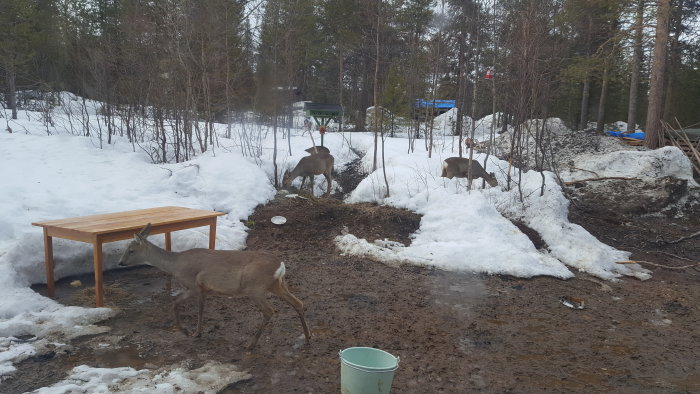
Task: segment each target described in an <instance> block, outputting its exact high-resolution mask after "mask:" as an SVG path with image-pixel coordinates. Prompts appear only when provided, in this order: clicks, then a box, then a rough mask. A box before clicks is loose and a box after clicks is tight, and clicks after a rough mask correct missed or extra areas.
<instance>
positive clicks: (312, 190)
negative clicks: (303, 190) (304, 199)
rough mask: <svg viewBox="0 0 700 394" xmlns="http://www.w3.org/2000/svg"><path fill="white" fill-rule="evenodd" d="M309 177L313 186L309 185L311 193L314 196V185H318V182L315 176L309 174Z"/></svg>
mask: <svg viewBox="0 0 700 394" xmlns="http://www.w3.org/2000/svg"><path fill="white" fill-rule="evenodd" d="M309 179H310V180H311V186H309V187H310V188H311V195H312V196H313V195H314V186H316V184H314V176H313V175H309Z"/></svg>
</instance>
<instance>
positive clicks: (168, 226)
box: [98, 217, 216, 242]
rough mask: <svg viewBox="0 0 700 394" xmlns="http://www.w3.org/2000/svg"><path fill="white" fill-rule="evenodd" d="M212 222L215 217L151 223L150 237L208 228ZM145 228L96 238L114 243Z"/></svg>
mask: <svg viewBox="0 0 700 394" xmlns="http://www.w3.org/2000/svg"><path fill="white" fill-rule="evenodd" d="M212 221H216V217H214V218H202V219H191V220H183V221H179V222H175V223H165V224H158V225H154V224H153V223H151V232H150V234H151V235H155V234H162V233H169V232H173V231H178V230H186V229H190V228H195V227H202V226H209V225H211V223H212ZM144 226H145V224H143V225H138V226H135V227H132V228H128V229H118V230H114V231H111V232H108V233H100V234H98V236H99V237H100V239H101V240H103V242H114V241H123V240H125V239H129V238H132V237H133V236H134V234H136V233H138V232H139V231H141V229H142V228H143V227H144Z"/></svg>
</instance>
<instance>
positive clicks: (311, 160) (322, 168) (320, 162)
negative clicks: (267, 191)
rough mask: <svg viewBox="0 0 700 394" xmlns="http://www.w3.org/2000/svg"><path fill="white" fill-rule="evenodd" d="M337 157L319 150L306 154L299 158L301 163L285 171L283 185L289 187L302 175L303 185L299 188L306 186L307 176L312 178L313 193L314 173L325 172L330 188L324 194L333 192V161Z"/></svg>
mask: <svg viewBox="0 0 700 394" xmlns="http://www.w3.org/2000/svg"><path fill="white" fill-rule="evenodd" d="M334 162H335V158H334V157H333V155H331V154H330V153H325V152H319V153H313V154H311V155H309V156H304V157H302V158H301V160H299V163H298V164H297V165H296V167H294V169H293V170H292V171H291V172H289V171H285V172H284V177H283V178H282V185H283V186H284V187H288V186H289V185H290V184H291V183H292V181H293V180H294V179H296V178H297V177H301V186H300V187H299V189H302V188H303V187H304V182H305V181H306V177H309V178H310V179H311V194H313V192H314V175H321V174H323V176H324V177H326V183H327V184H328V188H327V190H326V193H325V194H324V196H327V195H329V194H331V183H332V182H331V181H332V180H333V178H332V177H333V163H334Z"/></svg>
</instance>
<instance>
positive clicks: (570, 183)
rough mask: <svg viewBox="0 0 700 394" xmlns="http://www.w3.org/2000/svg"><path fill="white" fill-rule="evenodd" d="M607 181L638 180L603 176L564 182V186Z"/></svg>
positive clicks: (635, 179)
mask: <svg viewBox="0 0 700 394" xmlns="http://www.w3.org/2000/svg"><path fill="white" fill-rule="evenodd" d="M608 179H622V180H625V181H638V180H639V178H627V177H624V176H604V177H601V178H587V179H579V180H577V181H568V182H564V184H565V185H573V184H574V183H579V182H590V181H606V180H608Z"/></svg>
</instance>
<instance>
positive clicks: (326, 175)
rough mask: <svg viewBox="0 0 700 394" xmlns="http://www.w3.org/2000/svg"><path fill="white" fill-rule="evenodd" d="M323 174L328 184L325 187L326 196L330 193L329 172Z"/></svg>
mask: <svg viewBox="0 0 700 394" xmlns="http://www.w3.org/2000/svg"><path fill="white" fill-rule="evenodd" d="M323 176H325V177H326V183H327V184H328V188H327V189H326V194H325V195H326V196H327V195H329V194H331V179H332V178H331V174H323Z"/></svg>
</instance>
